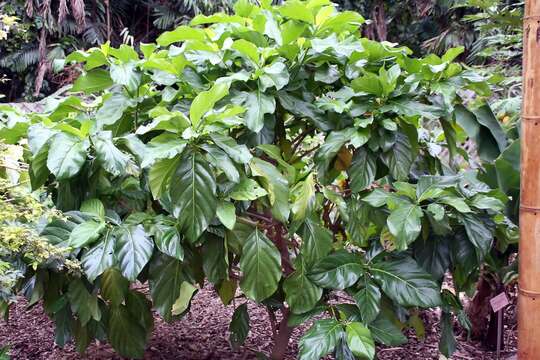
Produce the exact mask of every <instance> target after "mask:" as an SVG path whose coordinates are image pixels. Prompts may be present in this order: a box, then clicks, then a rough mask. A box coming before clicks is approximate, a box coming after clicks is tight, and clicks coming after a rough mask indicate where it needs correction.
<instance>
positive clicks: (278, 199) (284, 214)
mask: <svg viewBox="0 0 540 360" xmlns="http://www.w3.org/2000/svg"><path fill="white" fill-rule="evenodd" d="M250 167H251V171H252V173H253V175H254V176H259V177H261V178H262V182H263V186H264V187H265V188H266V191H268V197H269V199H270V203H271V204H272V215H273V216H274V217H275V218H276V219H278V220H279V221H281V222H284V223H285V222H287V220H288V218H289V213H290V207H289V183H288V181H287V179H286V178H285V177H284V176H283V175H282V174H281V172H279V170H278V169H277V168H276V167H275V166H274V165H273V164H271V163H269V162H268V161H264V160H261V159H259V158H253V159H251V163H250Z"/></svg>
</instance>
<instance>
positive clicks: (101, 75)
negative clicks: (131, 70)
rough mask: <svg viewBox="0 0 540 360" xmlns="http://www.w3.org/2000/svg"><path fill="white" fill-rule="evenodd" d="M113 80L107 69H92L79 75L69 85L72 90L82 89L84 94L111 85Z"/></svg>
mask: <svg viewBox="0 0 540 360" xmlns="http://www.w3.org/2000/svg"><path fill="white" fill-rule="evenodd" d="M112 84H113V81H112V79H111V77H110V75H109V72H108V71H107V70H103V69H94V70H90V71H88V72H87V73H86V74H85V75H81V76H79V77H78V78H77V80H75V83H74V84H73V86H72V87H71V91H72V92H79V91H82V92H84V93H85V94H91V93H93V92H98V91H102V90H105V89H107V88H108V87H111V86H112Z"/></svg>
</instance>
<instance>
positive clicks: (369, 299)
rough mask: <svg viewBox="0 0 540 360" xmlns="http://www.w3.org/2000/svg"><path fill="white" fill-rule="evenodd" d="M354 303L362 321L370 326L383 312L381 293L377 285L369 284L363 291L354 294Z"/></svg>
mask: <svg viewBox="0 0 540 360" xmlns="http://www.w3.org/2000/svg"><path fill="white" fill-rule="evenodd" d="M354 301H355V302H356V306H358V309H359V310H360V315H361V316H362V321H363V322H364V323H365V324H369V323H371V322H372V321H373V320H375V319H376V318H377V315H378V314H379V312H380V310H381V307H380V302H381V291H380V290H379V288H378V287H377V286H376V285H375V284H373V283H371V282H367V283H366V284H365V286H364V287H363V288H362V289H360V290H359V291H358V292H357V293H356V294H354Z"/></svg>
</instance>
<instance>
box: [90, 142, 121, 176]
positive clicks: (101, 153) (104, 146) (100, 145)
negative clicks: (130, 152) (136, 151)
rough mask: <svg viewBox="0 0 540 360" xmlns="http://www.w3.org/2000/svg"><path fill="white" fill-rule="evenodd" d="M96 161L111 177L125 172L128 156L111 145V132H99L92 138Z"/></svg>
mask: <svg viewBox="0 0 540 360" xmlns="http://www.w3.org/2000/svg"><path fill="white" fill-rule="evenodd" d="M92 142H93V144H94V148H95V150H96V156H97V160H98V161H99V162H100V163H101V164H102V165H103V167H104V168H105V170H107V171H108V172H109V173H110V174H112V175H113V176H119V175H121V174H124V173H125V172H126V168H127V166H128V162H129V156H127V155H126V154H124V153H123V152H121V151H120V150H119V149H118V148H117V147H116V146H115V145H114V143H113V139H112V132H110V131H101V132H99V133H97V134H96V135H95V137H94V138H93V141H92Z"/></svg>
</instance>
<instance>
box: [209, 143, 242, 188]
mask: <svg viewBox="0 0 540 360" xmlns="http://www.w3.org/2000/svg"><path fill="white" fill-rule="evenodd" d="M201 148H203V149H204V150H205V151H206V152H207V153H206V158H207V160H208V162H209V163H210V164H212V165H213V166H214V167H215V168H216V169H219V170H221V171H223V173H224V174H225V176H226V177H227V179H229V180H230V181H232V182H233V183H237V182H238V181H239V180H240V173H239V172H238V169H237V168H236V165H235V164H234V162H233V161H232V160H231V158H230V157H229V155H227V154H226V153H225V151H223V150H221V149H220V148H219V147H217V146H215V145H212V144H202V145H201Z"/></svg>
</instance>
